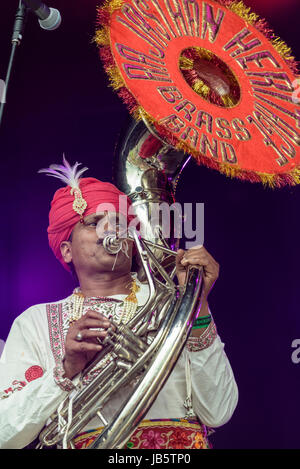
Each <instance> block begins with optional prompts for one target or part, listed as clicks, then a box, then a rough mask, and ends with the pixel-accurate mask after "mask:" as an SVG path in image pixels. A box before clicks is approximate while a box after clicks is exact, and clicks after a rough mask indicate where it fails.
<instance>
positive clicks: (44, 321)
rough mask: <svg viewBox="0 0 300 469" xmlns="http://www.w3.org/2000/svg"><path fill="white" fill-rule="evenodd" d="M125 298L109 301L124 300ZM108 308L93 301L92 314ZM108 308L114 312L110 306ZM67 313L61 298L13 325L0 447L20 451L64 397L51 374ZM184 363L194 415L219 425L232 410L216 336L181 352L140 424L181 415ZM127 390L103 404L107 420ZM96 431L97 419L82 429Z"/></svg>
mask: <svg viewBox="0 0 300 469" xmlns="http://www.w3.org/2000/svg"><path fill="white" fill-rule="evenodd" d="M139 286H140V291H139V292H137V298H138V303H139V305H142V304H144V303H145V302H146V301H147V298H148V286H147V285H143V284H140V283H139ZM125 297H126V295H113V296H112V297H111V298H114V299H120V300H124V298H125ZM92 305H93V302H92ZM108 306H109V305H108V304H107V303H106V304H103V303H102V304H101V305H100V306H99V303H98V304H97V302H96V301H95V302H94V306H92V309H96V310H97V311H100V312H102V313H103V314H106V313H107V310H108ZM112 306H113V307H115V308H118V306H116V304H114V305H112ZM84 308H85V309H84V313H85V312H86V311H87V310H88V309H91V303H89V304H88V305H87V306H85V307H84ZM69 313H70V298H67V299H65V300H62V301H60V302H57V303H53V304H50V305H46V304H41V305H37V306H33V307H31V308H29V309H28V310H26V311H25V312H24V313H23V314H21V315H20V316H19V317H18V318H17V319H16V320H15V321H14V323H13V326H12V328H11V331H10V334H9V336H8V339H7V342H6V345H5V348H4V351H3V354H2V356H1V360H0V398H1V399H0V448H12V449H21V448H24V447H25V446H27V445H28V444H29V443H31V442H32V441H33V440H34V439H35V438H36V437H37V436H38V434H39V433H40V431H41V429H42V428H43V427H44V425H45V423H46V421H47V420H48V418H49V416H50V415H51V414H52V413H53V412H54V411H55V410H56V409H57V407H58V405H59V404H60V403H61V401H62V400H63V399H64V398H65V397H66V396H67V395H68V393H67V392H66V391H63V390H62V389H61V388H60V387H59V386H58V385H57V384H56V382H55V380H54V378H53V370H54V368H55V365H56V363H57V361H58V360H60V359H62V358H63V355H64V339H65V336H66V333H67V330H68V327H69V319H68V316H69ZM106 315H107V314H106ZM187 363H190V368H189V369H190V376H191V381H190V382H191V397H192V406H193V410H194V412H195V415H197V416H198V418H199V419H200V421H201V422H202V423H203V424H204V425H207V426H209V427H219V426H221V425H224V424H225V423H226V422H228V421H229V419H230V418H231V416H232V414H233V412H234V410H235V407H236V405H237V400H238V390H237V385H236V382H235V379H234V376H233V372H232V369H231V366H230V364H229V361H228V359H227V357H226V354H225V352H224V344H223V343H222V342H221V340H220V338H219V336H217V337H216V338H215V340H214V341H213V343H212V344H211V345H210V346H209V347H208V348H206V349H204V350H201V351H198V352H191V351H189V350H188V349H187V347H185V349H184V351H183V352H182V354H181V356H180V358H179V360H178V362H177V364H176V366H175V368H174V370H173V371H172V373H171V375H170V376H169V378H168V380H167V382H166V384H165V385H164V387H163V388H162V390H161V391H160V393H159V395H158V396H157V399H156V400H155V402H154V403H153V405H152V407H151V408H150V410H149V412H148V413H147V415H146V416H145V419H169V418H182V417H184V416H185V414H186V409H185V407H184V405H183V404H184V401H185V399H186V397H187V382H186V381H187V379H186V378H187ZM131 390H132V388H131V387H130V386H127V387H125V388H124V387H123V388H122V391H120V392H119V393H118V394H117V395H116V396H114V398H112V399H111V400H110V401H109V403H108V404H107V405H106V406H105V411H104V414H105V416H106V418H107V419H109V418H111V417H112V416H113V415H114V413H115V411H116V409H117V407H118V406H119V404H120V402H121V401H122V400H123V399H126V396H127V395H129V394H130V392H131ZM99 426H101V423H100V422H99V420H97V419H93V420H92V421H91V422H90V423H89V424H88V425H87V426H86V427H85V428H84V430H87V429H93V428H97V427H99Z"/></svg>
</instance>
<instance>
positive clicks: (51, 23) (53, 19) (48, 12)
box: [23, 0, 61, 31]
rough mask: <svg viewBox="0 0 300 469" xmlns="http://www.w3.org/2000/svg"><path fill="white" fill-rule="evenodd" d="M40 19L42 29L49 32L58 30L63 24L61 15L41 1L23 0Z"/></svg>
mask: <svg viewBox="0 0 300 469" xmlns="http://www.w3.org/2000/svg"><path fill="white" fill-rule="evenodd" d="M23 2H24V3H25V5H27V7H28V8H30V10H32V11H33V12H34V13H35V14H36V15H37V16H38V17H39V23H40V26H41V28H43V29H46V30H47V31H53V30H54V29H57V28H58V27H59V26H60V24H61V14H60V12H59V11H58V10H56V9H55V8H49V7H48V6H47V5H45V3H43V2H40V0H23Z"/></svg>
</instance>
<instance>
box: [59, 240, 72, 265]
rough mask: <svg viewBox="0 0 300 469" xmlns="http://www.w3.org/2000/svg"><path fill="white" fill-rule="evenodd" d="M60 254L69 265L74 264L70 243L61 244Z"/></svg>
mask: <svg viewBox="0 0 300 469" xmlns="http://www.w3.org/2000/svg"><path fill="white" fill-rule="evenodd" d="M60 252H61V255H62V258H63V260H64V261H65V262H66V264H69V263H70V262H72V260H73V256H72V243H71V242H70V241H63V242H62V243H61V244H60Z"/></svg>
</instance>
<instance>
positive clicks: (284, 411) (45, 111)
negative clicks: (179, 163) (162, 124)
mask: <svg viewBox="0 0 300 469" xmlns="http://www.w3.org/2000/svg"><path fill="white" fill-rule="evenodd" d="M247 3H248V4H249V5H251V6H253V7H254V8H255V11H256V12H257V13H259V14H261V15H263V16H266V17H267V20H268V21H269V23H270V24H271V26H272V27H273V28H274V29H275V31H276V33H277V34H278V35H279V36H281V37H282V38H283V39H284V40H285V41H286V42H287V43H288V44H289V45H290V46H291V47H292V48H293V51H294V54H295V55H296V57H297V58H298V59H299V60H300V46H299V41H297V39H298V36H299V15H300V5H299V3H298V2H297V1H292V0H289V1H284V2H279V1H276V2H271V1H268V2H267V1H261V0H255V1H254V0H253V1H251V2H250V1H248V2H247ZM49 4H50V0H49ZM17 5H18V0H13V1H10V2H1V6H0V52H1V53H0V58H1V63H0V78H2V79H4V76H5V72H6V67H7V63H8V58H9V52H10V45H9V41H10V37H11V32H12V27H13V22H14V13H15V11H16V8H17ZM96 5H97V2H96V1H95V0H81V1H79V0H73V1H72V2H70V1H66V0H55V1H54V0H53V1H51V5H50V6H53V7H56V8H58V9H59V10H60V11H61V13H62V16H63V24H62V26H61V27H60V28H59V29H58V30H57V31H54V32H44V31H42V30H41V29H40V28H39V26H38V24H37V21H36V19H35V17H34V16H33V15H30V17H29V21H28V23H27V27H26V32H25V37H24V41H23V44H22V46H21V47H20V48H19V50H18V54H17V59H16V63H15V68H14V72H13V77H12V81H11V87H10V89H9V93H8V99H7V106H6V111H5V115H4V123H3V126H2V129H1V139H0V152H1V246H0V252H1V264H0V275H1V279H0V280H1V282H0V291H1V320H0V339H3V340H6V337H7V334H8V332H9V329H10V327H11V324H12V322H13V320H14V318H15V317H17V316H18V315H19V314H20V313H21V312H22V311H24V310H25V309H26V308H28V307H29V306H31V305H33V304H37V303H44V302H48V301H55V300H58V299H60V298H63V297H65V296H67V295H68V294H70V292H71V290H72V288H73V283H72V280H71V278H70V277H69V275H68V274H67V273H66V272H65V271H64V269H63V268H62V267H61V266H60V265H59V263H58V262H57V261H56V260H55V259H54V257H53V255H52V253H51V251H50V249H49V247H48V244H47V234H46V229H47V221H48V219H47V218H48V211H49V204H50V200H51V198H52V195H53V193H54V192H55V190H56V189H58V187H60V186H59V182H58V181H56V180H55V179H53V178H47V177H45V176H44V175H38V174H37V171H38V170H39V169H40V168H43V167H45V166H48V165H49V164H51V163H58V162H60V161H61V159H62V154H63V152H64V153H65V154H66V157H67V158H68V159H69V161H71V162H73V163H74V162H75V161H79V162H82V163H83V164H84V165H85V166H87V167H89V168H90V171H89V173H88V174H87V175H89V176H94V177H97V178H99V179H101V180H104V181H111V174H112V169H111V159H112V154H113V152H114V148H115V145H116V142H117V139H118V135H119V133H120V130H121V127H122V126H123V125H124V123H125V122H126V119H127V117H128V113H127V110H126V108H125V106H124V105H123V104H122V103H121V102H120V100H119V98H118V97H117V96H116V95H115V94H114V93H113V91H112V90H111V89H110V88H108V86H107V79H106V76H105V74H104V72H103V70H102V66H101V63H100V60H99V59H98V55H97V50H96V48H95V46H94V45H93V44H92V43H91V39H92V37H93V32H94V25H95V17H96ZM177 201H178V202H182V203H184V202H204V203H205V246H206V248H207V249H208V250H209V251H210V252H211V253H212V255H213V256H214V257H215V259H216V260H217V261H218V262H219V263H220V265H221V272H220V278H219V280H218V282H217V283H216V285H215V287H214V290H213V292H212V294H211V297H210V305H211V308H212V311H213V314H214V317H215V320H216V323H217V326H218V331H219V334H220V336H221V337H222V340H223V341H224V343H225V344H226V353H227V355H228V356H229V358H230V361H231V364H232V367H233V370H234V372H235V376H236V380H237V383H238V386H239V392H240V400H239V404H238V408H237V410H236V412H235V414H234V416H233V418H232V420H231V421H230V422H229V423H228V424H227V425H226V426H224V427H222V428H220V429H218V430H217V431H216V433H215V434H214V436H213V437H212V443H213V445H214V446H215V448H234V449H238V448H244V449H246V448H251V449H255V448H279V449H280V448H282V449H283V448H300V441H299V440H300V438H299V430H298V427H299V422H300V402H299V387H300V378H299V376H300V363H299V364H298V365H297V364H295V363H293V361H292V359H291V355H292V352H293V348H292V346H291V344H292V341H293V340H294V339H297V338H299V339H300V317H299V304H300V291H299V268H300V267H299V266H300V249H299V238H300V221H299V206H300V187H295V188H285V189H283V190H276V191H273V190H269V189H263V187H262V186H260V185H255V184H253V185H252V184H250V183H242V182H239V181H237V180H230V179H227V178H226V177H225V176H221V175H219V174H218V173H216V172H214V171H211V170H208V169H206V168H203V167H197V166H196V164H195V163H194V162H192V163H190V164H189V165H188V166H187V167H186V169H185V170H184V173H183V175H182V178H181V181H180V183H179V185H178V192H177Z"/></svg>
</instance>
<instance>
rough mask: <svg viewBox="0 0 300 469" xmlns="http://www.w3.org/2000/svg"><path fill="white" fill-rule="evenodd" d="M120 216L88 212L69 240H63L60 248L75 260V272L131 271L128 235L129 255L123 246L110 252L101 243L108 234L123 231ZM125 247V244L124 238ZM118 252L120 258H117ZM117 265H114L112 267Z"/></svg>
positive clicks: (68, 260)
mask: <svg viewBox="0 0 300 469" xmlns="http://www.w3.org/2000/svg"><path fill="white" fill-rule="evenodd" d="M123 226H124V225H123V224H122V219H121V216H119V215H118V214H111V213H107V212H106V213H99V214H92V215H88V216H87V217H85V218H84V223H80V222H79V223H77V225H76V226H75V228H74V230H73V232H72V236H71V239H70V241H68V242H64V243H62V246H61V249H62V253H63V256H64V259H65V261H66V262H72V263H73V265H74V268H75V270H76V273H77V275H78V276H80V273H81V272H85V273H86V274H93V273H96V272H99V273H100V272H101V273H103V272H112V270H113V271H114V272H120V273H126V272H130V270H131V264H132V248H133V242H132V241H130V240H128V239H127V244H128V251H127V255H128V257H127V256H126V254H125V253H124V252H123V251H122V250H121V251H120V252H119V253H118V254H109V253H108V252H107V251H106V250H105V249H104V247H103V245H102V240H103V238H105V236H107V235H108V234H116V230H117V231H119V232H121V235H122V231H123V229H122V228H123ZM122 239H123V240H124V241H123V244H122V246H123V249H124V248H126V241H125V238H122ZM116 256H117V258H116ZM113 266H114V269H113Z"/></svg>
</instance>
